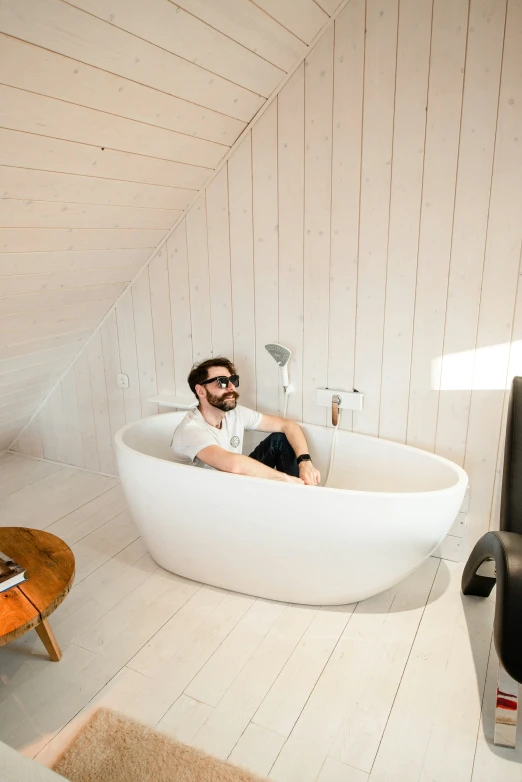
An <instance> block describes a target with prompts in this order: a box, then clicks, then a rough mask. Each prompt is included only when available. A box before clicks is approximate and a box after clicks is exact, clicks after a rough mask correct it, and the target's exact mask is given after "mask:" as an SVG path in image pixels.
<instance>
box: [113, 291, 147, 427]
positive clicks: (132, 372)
mask: <svg viewBox="0 0 522 782" xmlns="http://www.w3.org/2000/svg"><path fill="white" fill-rule="evenodd" d="M116 320H117V323H118V344H119V346H120V362H121V371H122V372H123V373H124V374H125V375H127V376H128V378H129V387H128V388H125V389H124V390H123V406H124V409H125V422H126V423H127V424H130V423H131V422H132V421H138V420H139V419H140V418H141V398H140V379H139V372H138V358H137V355H136V331H135V329H134V309H133V306H132V293H131V291H127V293H126V294H125V296H123V297H122V298H121V300H120V302H119V303H118V306H117V307H116Z"/></svg>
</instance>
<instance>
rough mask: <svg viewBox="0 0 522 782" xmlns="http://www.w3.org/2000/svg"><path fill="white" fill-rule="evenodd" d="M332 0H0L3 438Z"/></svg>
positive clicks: (36, 400)
mask: <svg viewBox="0 0 522 782" xmlns="http://www.w3.org/2000/svg"><path fill="white" fill-rule="evenodd" d="M338 5H339V0H318V1H317V2H315V1H314V0H285V2H280V0H255V2H253V0H179V2H177V3H173V2H170V0H69V2H64V0H0V450H2V449H4V448H6V447H7V446H8V445H9V443H10V442H11V441H12V440H13V439H14V438H15V437H16V435H17V434H18V432H19V431H20V429H21V428H22V427H23V426H25V424H26V423H27V421H28V420H29V418H30V417H31V415H32V414H33V413H34V412H35V410H36V409H37V407H38V406H39V405H40V403H41V402H42V400H43V398H44V397H45V395H46V394H47V392H48V391H49V389H50V388H51V387H52V386H53V385H54V384H55V383H56V380H57V379H58V377H59V376H60V375H61V374H62V372H63V371H64V369H65V367H66V366H67V365H68V364H69V363H70V362H71V361H72V359H73V357H74V356H75V355H76V354H77V352H78V351H79V349H80V348H81V346H82V344H83V343H84V342H85V340H86V339H87V338H88V337H89V336H90V334H92V332H93V330H94V329H95V328H96V326H97V325H98V324H99V323H100V321H101V320H102V318H103V317H104V315H105V314H106V313H107V311H108V310H109V309H110V307H111V306H112V305H113V304H114V302H115V301H116V299H117V298H118V296H119V295H120V294H121V293H122V292H123V290H124V289H125V287H126V286H127V285H128V284H129V282H130V281H131V280H132V279H133V278H134V277H135V276H136V274H137V272H138V271H139V269H140V268H141V267H142V266H143V265H144V263H145V262H146V261H147V259H148V258H149V257H150V255H151V253H152V252H153V251H154V249H155V248H156V247H157V246H158V244H160V243H161V241H162V240H163V239H164V237H165V235H166V233H167V232H168V231H169V229H171V228H172V226H173V225H174V224H175V223H176V221H177V219H178V218H179V217H180V216H181V214H182V213H183V211H184V210H185V209H186V208H187V207H188V206H189V205H190V204H191V203H193V201H194V200H195V198H196V196H197V193H198V191H199V190H200V189H201V187H202V186H203V184H204V183H205V182H206V181H207V179H208V178H209V176H210V175H211V174H212V172H213V171H214V170H215V168H216V167H217V166H218V164H219V163H220V161H221V160H222V159H223V157H224V156H225V155H226V153H227V152H228V150H229V149H230V147H231V146H232V145H233V144H234V142H235V140H236V139H237V138H238V136H239V135H240V134H241V133H242V131H243V130H244V128H245V127H246V126H247V124H248V123H249V122H250V121H251V120H252V118H253V117H254V116H255V115H256V113H257V112H258V111H259V109H260V108H261V107H262V106H263V104H264V103H265V101H266V99H267V98H268V97H269V96H270V95H271V94H272V93H273V92H274V91H275V90H277V88H278V87H279V86H280V85H281V84H282V82H283V81H284V79H285V77H286V75H287V73H288V72H289V71H291V70H292V69H293V68H294V66H295V65H296V64H297V63H298V62H299V61H301V60H302V59H303V57H304V56H305V54H306V52H307V51H308V47H309V44H310V42H311V41H312V40H313V39H314V37H315V36H316V35H317V34H318V33H319V32H320V31H321V30H322V29H323V28H324V27H325V25H326V24H327V23H328V21H329V15H331V14H332V13H333V12H334V11H335V9H336V7H337V6H338Z"/></svg>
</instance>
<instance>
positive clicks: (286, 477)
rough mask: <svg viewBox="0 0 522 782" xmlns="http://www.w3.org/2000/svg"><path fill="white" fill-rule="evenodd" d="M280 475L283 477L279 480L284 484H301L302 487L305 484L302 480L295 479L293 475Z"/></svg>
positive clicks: (282, 473)
mask: <svg viewBox="0 0 522 782" xmlns="http://www.w3.org/2000/svg"><path fill="white" fill-rule="evenodd" d="M278 475H281V478H280V479H279V480H281V481H283V483H299V484H301V486H303V485H304V483H305V482H304V481H303V480H302V479H301V478H294V476H293V475H286V473H284V472H281V473H278Z"/></svg>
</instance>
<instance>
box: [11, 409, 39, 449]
mask: <svg viewBox="0 0 522 782" xmlns="http://www.w3.org/2000/svg"><path fill="white" fill-rule="evenodd" d="M6 444H7V445H9V443H6ZM13 451H18V452H19V453H23V454H27V455H28V456H36V457H37V458H40V459H41V458H43V455H44V452H43V443H42V435H41V433H40V424H39V419H38V416H37V417H36V418H34V420H33V421H31V425H30V426H28V427H27V429H25V430H24V431H23V432H22V434H21V435H20V437H19V438H18V440H17V441H16V443H15V445H14V446H13Z"/></svg>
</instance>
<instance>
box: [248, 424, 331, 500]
mask: <svg viewBox="0 0 522 782" xmlns="http://www.w3.org/2000/svg"><path fill="white" fill-rule="evenodd" d="M256 431H258V432H283V434H286V437H287V440H288V442H289V443H290V445H291V446H292V448H293V449H294V453H295V455H296V456H301V454H302V453H308V452H309V451H308V445H307V443H306V437H305V436H304V434H303V430H302V429H301V427H300V426H299V424H298V423H296V422H295V421H291V420H290V419H288V418H281V417H280V416H278V415H263V417H262V419H261V422H260V424H259V426H258V427H257V430H256ZM299 476H300V477H301V478H302V479H303V481H304V482H305V483H306V484H307V485H309V486H318V485H319V481H320V480H321V474H320V472H319V470H317V469H316V468H315V467H314V466H313V464H312V462H309V461H306V462H301V464H300V465H299Z"/></svg>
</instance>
